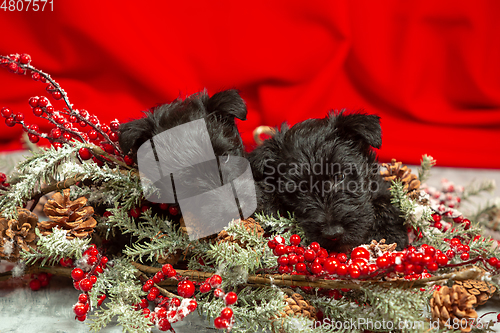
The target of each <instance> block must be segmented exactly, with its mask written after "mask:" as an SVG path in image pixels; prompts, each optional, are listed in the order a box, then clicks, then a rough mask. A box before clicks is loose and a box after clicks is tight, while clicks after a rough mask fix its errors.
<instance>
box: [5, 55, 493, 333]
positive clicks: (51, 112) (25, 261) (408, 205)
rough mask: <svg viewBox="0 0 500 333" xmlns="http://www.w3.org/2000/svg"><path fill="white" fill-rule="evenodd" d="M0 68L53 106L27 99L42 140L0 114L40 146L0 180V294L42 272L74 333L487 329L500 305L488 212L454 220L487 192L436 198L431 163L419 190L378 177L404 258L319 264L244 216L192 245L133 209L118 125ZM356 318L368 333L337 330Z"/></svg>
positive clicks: (177, 224)
mask: <svg viewBox="0 0 500 333" xmlns="http://www.w3.org/2000/svg"><path fill="white" fill-rule="evenodd" d="M0 63H1V65H3V66H4V67H6V68H7V69H8V70H10V71H11V72H13V73H17V74H21V75H26V74H31V77H32V78H33V79H34V80H35V81H38V82H41V83H42V84H44V85H45V87H46V91H47V92H48V94H49V95H50V97H51V98H52V101H51V100H50V99H49V98H47V97H46V96H36V97H31V98H30V99H29V100H28V104H29V106H30V108H31V110H32V112H33V113H34V115H36V116H37V117H40V118H43V119H45V120H46V121H47V122H49V123H51V124H52V125H53V128H52V129H51V130H50V132H49V133H42V132H41V131H40V130H39V128H38V126H37V125H29V124H27V123H26V122H25V120H24V115H23V114H22V113H21V112H17V113H14V112H13V111H11V110H10V109H8V108H6V107H4V108H2V109H1V111H0V114H1V115H2V116H3V117H4V118H5V124H6V125H7V126H15V125H18V124H19V125H21V126H22V127H23V129H24V130H25V131H26V132H27V133H28V139H29V140H30V142H32V143H49V144H50V147H48V148H42V149H40V150H39V151H37V152H34V153H33V155H32V156H30V157H28V158H26V159H25V160H23V161H22V162H21V163H19V164H18V165H17V168H16V170H15V172H13V173H12V174H11V175H10V176H9V178H8V179H7V176H6V175H4V174H0V194H1V196H0V234H1V237H0V257H1V258H2V259H6V260H10V261H13V262H17V268H16V269H15V270H13V271H11V272H7V273H3V274H1V275H0V279H7V278H11V277H16V276H20V275H22V274H23V273H33V274H35V275H36V276H37V278H35V279H33V280H32V281H31V282H30V287H31V288H32V289H33V290H38V289H39V288H41V287H43V286H45V285H47V284H48V281H49V278H48V277H49V276H50V275H48V274H47V273H50V274H58V275H61V276H67V277H70V278H71V279H72V280H73V283H74V287H75V289H77V290H79V291H81V294H80V296H79V297H78V301H77V303H76V304H75V305H74V308H73V310H74V313H75V319H77V320H80V321H87V322H89V325H90V328H91V329H93V330H95V331H99V330H100V329H102V328H103V327H105V326H106V325H107V324H108V323H109V322H110V321H111V320H113V319H116V320H117V321H118V323H119V324H120V325H122V327H123V330H124V331H128V332H149V331H150V329H151V327H152V326H157V327H158V328H159V329H160V330H162V331H167V330H171V331H174V329H173V328H172V326H171V324H172V323H175V322H177V321H179V320H182V319H183V318H184V317H186V316H187V315H189V314H190V313H192V312H193V311H195V310H198V311H199V312H200V313H202V314H203V315H204V316H205V317H206V318H207V319H208V320H209V321H211V322H212V324H213V325H214V327H215V328H217V329H223V330H226V331H234V332H256V331H258V330H262V329H264V330H268V331H272V332H298V331H300V332H364V331H365V329H369V330H370V331H377V332H386V331H387V332H388V331H411V332H425V331H427V330H428V329H429V328H434V329H435V330H436V331H446V330H449V329H459V330H461V331H463V332H469V331H484V330H485V327H486V326H487V325H486V323H483V322H481V321H480V320H478V318H477V313H476V312H475V307H476V306H478V305H479V304H484V303H485V302H486V301H487V300H488V299H489V298H490V297H491V296H492V295H493V294H495V293H498V287H499V281H498V276H499V272H500V261H499V260H498V258H497V257H496V255H497V254H496V252H497V251H496V245H497V244H496V242H495V241H493V240H492V239H489V238H484V237H482V236H481V235H480V232H481V228H480V224H478V223H479V222H481V219H480V217H481V218H482V219H483V220H482V221H483V222H482V223H483V224H485V223H489V222H484V216H485V215H488V214H491V212H494V211H496V210H498V207H497V206H498V205H494V204H492V205H488V207H482V208H480V210H479V212H478V213H477V214H476V216H475V217H474V218H471V219H468V218H466V217H465V216H464V215H463V214H462V213H461V212H460V211H459V210H458V208H459V207H460V203H461V200H465V199H467V198H468V197H470V196H472V195H476V194H478V193H480V192H481V191H483V190H489V189H491V188H492V184H491V183H484V184H480V185H478V186H475V187H469V188H466V189H464V188H461V187H458V186H454V185H453V184H451V183H444V184H443V189H442V190H440V191H438V190H436V189H434V188H429V187H427V186H426V185H425V184H423V185H421V183H423V182H424V181H425V179H426V178H427V177H428V174H429V170H430V169H431V167H432V166H433V165H434V164H435V161H434V160H433V159H432V157H430V156H426V155H424V157H423V159H422V164H421V168H420V169H419V172H418V177H417V176H416V175H414V174H412V173H411V170H410V169H408V168H407V167H406V166H403V165H402V164H401V163H399V162H397V161H395V160H393V161H392V162H391V163H389V164H385V165H384V166H385V168H386V170H385V171H383V172H382V175H383V176H384V177H386V179H387V180H388V181H391V182H392V183H391V184H392V185H391V193H392V197H393V204H394V205H397V206H398V207H399V208H400V209H401V211H402V213H403V214H404V217H405V218H406V221H407V224H408V228H409V232H410V233H411V234H412V238H413V242H412V244H411V246H409V247H408V248H406V249H404V250H403V251H396V250H395V248H396V244H385V240H374V241H373V242H372V243H371V244H365V245H361V246H359V247H357V248H355V249H354V250H353V251H352V252H351V253H348V254H346V253H334V252H330V253H329V252H328V251H326V250H325V249H323V248H321V246H320V245H319V244H318V243H315V242H313V243H310V242H309V241H308V240H307V239H306V237H305V235H304V232H303V231H302V230H301V228H300V227H299V226H298V224H297V223H296V221H295V219H294V217H293V215H290V214H289V215H287V216H286V217H285V216H282V217H279V218H275V217H270V216H264V215H260V214H256V216H255V219H248V220H245V221H233V223H231V224H230V225H229V226H228V227H227V228H225V230H223V231H222V232H221V233H220V234H219V235H218V236H217V237H216V238H214V237H208V238H204V239H199V240H195V241H190V240H189V237H188V235H187V234H186V231H185V227H183V222H182V218H181V217H180V214H179V209H178V207H177V206H175V205H166V204H153V203H150V202H148V201H146V200H145V199H144V198H145V197H148V194H150V193H152V192H154V191H155V190H156V189H155V188H154V187H153V186H150V187H148V188H146V189H144V188H143V185H144V184H141V180H140V178H139V174H138V171H137V166H136V165H135V164H134V162H133V160H132V158H130V156H128V155H124V153H123V152H122V151H121V150H120V148H119V146H118V145H117V140H118V129H119V123H118V121H116V120H114V121H112V122H111V123H110V124H109V125H107V124H103V123H101V122H100V121H99V119H98V118H97V117H96V116H95V115H91V114H90V113H89V112H88V111H86V110H83V109H78V108H75V107H74V106H73V105H72V104H71V103H70V100H69V98H68V95H67V93H66V92H65V91H64V90H63V89H62V88H61V86H60V85H59V84H58V83H57V82H56V81H55V80H53V79H52V78H51V77H50V75H48V74H46V73H44V72H43V71H40V70H38V69H37V68H35V67H33V66H32V65H31V58H30V56H29V55H26V54H22V55H18V54H14V55H10V56H1V57H0ZM43 196H50V197H51V199H50V200H49V201H48V202H47V203H45V204H44V208H43V211H44V212H45V215H46V218H45V219H43V220H40V221H39V220H38V217H37V216H36V215H34V214H33V213H32V212H31V211H33V210H34V209H35V207H36V206H37V204H38V203H39V200H40V198H42V197H43ZM476 221H477V222H478V223H475V222H476ZM459 281H460V282H459ZM360 318H361V319H363V320H365V321H364V323H365V324H366V325H365V326H363V325H357V326H356V325H354V326H353V325H349V323H353V321H355V322H356V323H358V324H359V323H360ZM402 320H404V321H405V322H404V324H403V325H401V323H402ZM370 322H371V325H370V324H369V323H370ZM339 323H340V324H339ZM346 323H347V324H346ZM374 323H375V324H374ZM377 323H387V325H385V326H383V327H382V326H380V327H379V326H377ZM409 323H413V324H418V325H413V326H412V327H411V329H409V328H408V325H407V324H409Z"/></svg>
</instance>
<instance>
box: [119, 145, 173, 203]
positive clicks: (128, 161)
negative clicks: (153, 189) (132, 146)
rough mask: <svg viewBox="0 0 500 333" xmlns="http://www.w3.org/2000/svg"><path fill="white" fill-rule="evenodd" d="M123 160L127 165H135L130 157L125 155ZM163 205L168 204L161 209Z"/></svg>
mask: <svg viewBox="0 0 500 333" xmlns="http://www.w3.org/2000/svg"><path fill="white" fill-rule="evenodd" d="M123 160H124V161H125V164H127V165H133V164H134V160H133V159H132V157H130V156H128V155H125V157H124V158H123ZM161 205H166V204H160V208H161ZM167 207H168V206H167ZM162 209H163V208H162Z"/></svg>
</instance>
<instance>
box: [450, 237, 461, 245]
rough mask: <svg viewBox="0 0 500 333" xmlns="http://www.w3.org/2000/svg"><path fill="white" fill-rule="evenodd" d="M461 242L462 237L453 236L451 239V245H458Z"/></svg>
mask: <svg viewBox="0 0 500 333" xmlns="http://www.w3.org/2000/svg"><path fill="white" fill-rule="evenodd" d="M460 244H461V242H460V239H458V238H452V239H451V241H450V246H451V247H457V246H459V245H460Z"/></svg>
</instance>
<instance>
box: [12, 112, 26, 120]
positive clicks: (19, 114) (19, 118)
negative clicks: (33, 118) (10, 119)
mask: <svg viewBox="0 0 500 333" xmlns="http://www.w3.org/2000/svg"><path fill="white" fill-rule="evenodd" d="M14 119H16V121H17V122H20V121H23V120H24V114H22V113H21V112H18V113H16V115H15V116H14Z"/></svg>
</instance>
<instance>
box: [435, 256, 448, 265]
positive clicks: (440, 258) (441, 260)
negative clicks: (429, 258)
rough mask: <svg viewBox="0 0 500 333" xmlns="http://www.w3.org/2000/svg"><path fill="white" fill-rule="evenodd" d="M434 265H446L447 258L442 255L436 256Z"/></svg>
mask: <svg viewBox="0 0 500 333" xmlns="http://www.w3.org/2000/svg"><path fill="white" fill-rule="evenodd" d="M435 258H436V263H437V264H438V265H440V266H444V265H446V264H447V263H448V257H447V256H445V255H444V254H438V255H436V257H435Z"/></svg>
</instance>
